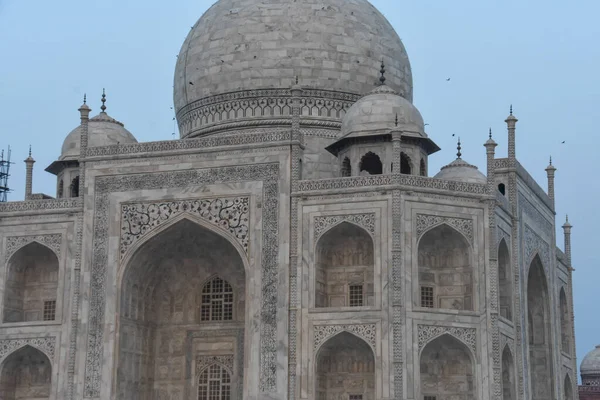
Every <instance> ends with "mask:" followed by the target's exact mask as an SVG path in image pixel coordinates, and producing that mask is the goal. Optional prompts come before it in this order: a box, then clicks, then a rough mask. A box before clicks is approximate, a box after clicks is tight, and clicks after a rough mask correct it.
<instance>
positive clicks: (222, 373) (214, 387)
mask: <svg viewBox="0 0 600 400" xmlns="http://www.w3.org/2000/svg"><path fill="white" fill-rule="evenodd" d="M230 399H231V375H229V371H227V369H225V368H224V367H223V366H221V365H219V364H213V365H211V366H210V367H208V368H206V369H205V370H204V371H202V372H201V373H200V376H199V377H198V400H230Z"/></svg>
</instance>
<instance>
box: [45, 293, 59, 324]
mask: <svg viewBox="0 0 600 400" xmlns="http://www.w3.org/2000/svg"><path fill="white" fill-rule="evenodd" d="M42 321H45V322H51V321H56V300H55V299H50V300H44V308H43V310H42Z"/></svg>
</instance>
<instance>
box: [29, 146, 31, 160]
mask: <svg viewBox="0 0 600 400" xmlns="http://www.w3.org/2000/svg"><path fill="white" fill-rule="evenodd" d="M29 157H30V158H31V145H29Z"/></svg>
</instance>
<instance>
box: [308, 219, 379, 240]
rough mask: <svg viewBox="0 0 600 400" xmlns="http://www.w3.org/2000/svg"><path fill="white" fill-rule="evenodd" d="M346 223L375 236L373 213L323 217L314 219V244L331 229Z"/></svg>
mask: <svg viewBox="0 0 600 400" xmlns="http://www.w3.org/2000/svg"><path fill="white" fill-rule="evenodd" d="M346 221H347V222H350V223H353V224H355V225H358V226H360V227H362V228H364V229H365V230H366V231H367V232H369V233H370V234H371V235H374V234H375V213H365V214H344V215H325V216H319V217H315V218H314V227H315V229H314V240H315V242H316V241H318V240H319V239H320V238H321V236H322V235H323V234H324V233H325V232H327V231H328V230H329V229H330V228H331V227H333V226H334V225H338V224H340V223H342V222H346Z"/></svg>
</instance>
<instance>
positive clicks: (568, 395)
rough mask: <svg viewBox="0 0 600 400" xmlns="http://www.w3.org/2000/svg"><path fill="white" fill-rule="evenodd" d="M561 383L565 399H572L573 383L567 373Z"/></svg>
mask: <svg viewBox="0 0 600 400" xmlns="http://www.w3.org/2000/svg"><path fill="white" fill-rule="evenodd" d="M563 385H564V392H565V400H573V384H572V383H571V378H570V377H569V375H568V374H567V375H566V376H565V382H564V384H563Z"/></svg>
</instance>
